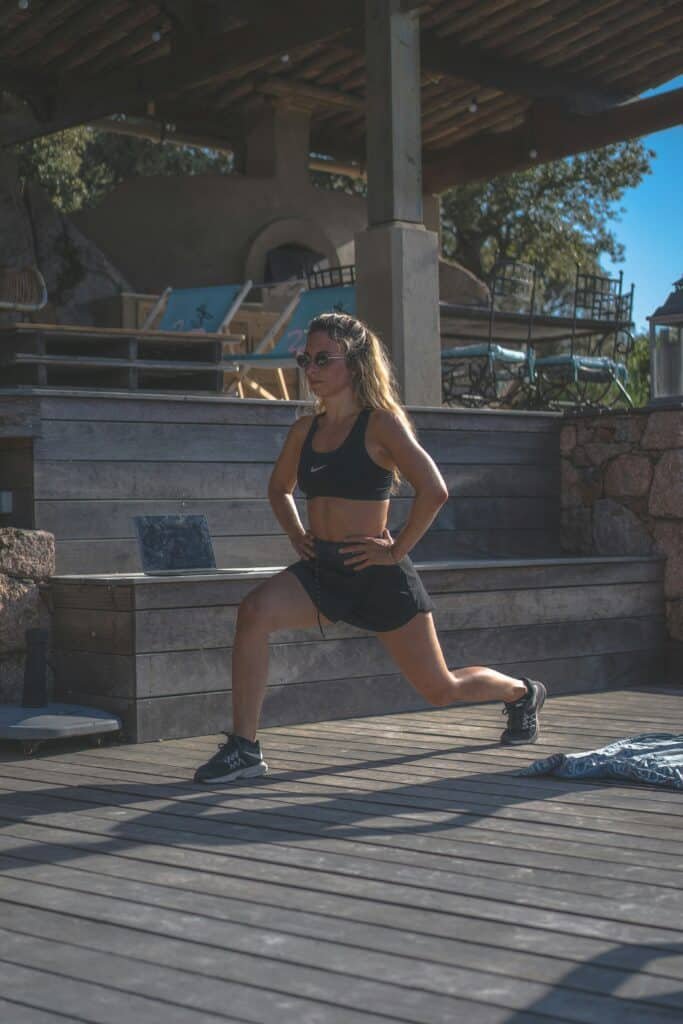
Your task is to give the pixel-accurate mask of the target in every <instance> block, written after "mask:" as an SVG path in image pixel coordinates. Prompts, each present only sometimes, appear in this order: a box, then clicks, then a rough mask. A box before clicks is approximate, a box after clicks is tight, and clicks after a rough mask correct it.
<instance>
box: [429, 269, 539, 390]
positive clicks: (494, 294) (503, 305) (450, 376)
mask: <svg viewBox="0 0 683 1024" xmlns="http://www.w3.org/2000/svg"><path fill="white" fill-rule="evenodd" d="M536 279H537V274H536V268H535V267H533V266H531V265H530V264H528V263H522V262H521V261H519V260H510V259H505V260H499V261H498V262H497V263H496V264H495V265H494V267H493V271H492V273H491V276H490V299H489V316H488V338H487V340H486V341H482V342H478V343H475V344H467V345H456V346H454V347H452V348H447V349H444V350H443V351H442V353H441V367H442V394H443V402H444V404H446V405H465V406H468V407H474V408H476V407H478V406H483V405H494V406H503V405H518V404H520V403H521V404H526V402H527V400H528V395H529V392H530V391H531V390H532V389H533V385H534V379H535V370H534V351H533V347H532V345H531V331H532V325H533V317H534V305H535V299H536ZM498 312H506V313H520V312H526V315H527V338H526V341H525V342H524V343H523V344H522V346H521V347H519V348H515V347H512V346H511V345H509V344H508V345H503V344H500V343H499V342H498V341H497V340H496V334H495V321H496V314H497V313H498Z"/></svg>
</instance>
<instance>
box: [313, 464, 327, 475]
mask: <svg viewBox="0 0 683 1024" xmlns="http://www.w3.org/2000/svg"><path fill="white" fill-rule="evenodd" d="M326 465H327V463H325V466H326ZM325 466H311V473H317V472H318V470H319V469H325Z"/></svg>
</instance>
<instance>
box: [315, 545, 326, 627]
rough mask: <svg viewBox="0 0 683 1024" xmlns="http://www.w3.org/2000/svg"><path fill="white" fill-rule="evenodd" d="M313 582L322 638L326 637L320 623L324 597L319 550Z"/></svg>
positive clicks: (316, 555)
mask: <svg viewBox="0 0 683 1024" xmlns="http://www.w3.org/2000/svg"><path fill="white" fill-rule="evenodd" d="M313 581H314V584H315V610H316V614H317V616H318V629H319V630H320V635H321V636H322V637H325V634H324V632H323V624H322V622H321V621H320V602H321V601H322V595H321V592H320V559H319V558H318V551H317V548H316V553H315V559H314V565H313Z"/></svg>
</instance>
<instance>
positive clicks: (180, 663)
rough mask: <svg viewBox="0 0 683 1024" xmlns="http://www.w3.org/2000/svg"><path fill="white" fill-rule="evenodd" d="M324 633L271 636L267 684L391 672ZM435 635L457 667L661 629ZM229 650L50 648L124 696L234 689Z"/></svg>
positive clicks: (377, 658) (573, 626)
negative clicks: (295, 638)
mask: <svg viewBox="0 0 683 1024" xmlns="http://www.w3.org/2000/svg"><path fill="white" fill-rule="evenodd" d="M327 636H328V639H327V640H325V641H323V640H321V639H320V638H316V637H315V634H314V633H307V634H301V635H300V639H299V642H294V641H290V642H288V643H279V642H278V639H279V638H278V637H274V638H273V643H272V644H271V649H270V680H271V683H270V686H269V689H270V688H271V687H272V686H278V685H281V686H285V685H286V686H292V685H295V684H296V683H315V682H323V681H324V680H327V679H334V678H336V677H337V676H338V675H339V673H340V667H341V666H343V668H344V678H345V679H347V680H350V679H359V678H366V677H367V676H369V675H372V674H380V675H381V674H386V673H391V672H392V671H393V664H392V662H391V660H390V659H389V658H388V656H387V655H386V654H385V653H384V649H383V648H382V646H381V644H380V643H379V642H378V641H377V640H376V638H375V637H372V636H369V635H367V634H361V633H360V632H357V633H356V634H355V635H351V634H350V632H346V630H345V628H344V627H341V628H340V629H339V630H329V631H328V633H327ZM439 636H440V640H441V644H442V647H443V650H444V653H445V654H446V657H447V659H448V661H449V664H450V665H451V666H452V667H453V668H456V667H458V666H463V665H465V664H481V663H486V664H489V663H493V662H494V661H495V662H496V663H502V662H503V661H505V660H512V661H522V660H528V661H537V660H539V659H540V660H543V659H547V658H548V657H551V656H555V657H556V658H557V659H558V660H561V659H571V658H574V657H588V656H592V655H603V654H619V653H622V654H624V653H627V652H633V651H639V650H650V651H655V652H656V651H657V649H658V645H659V642H660V641H661V639H662V636H663V631H662V621H661V619H660V618H658V617H655V616H644V617H641V618H639V619H638V620H636V619H633V618H631V619H627V620H613V621H612V622H610V624H609V625H608V626H606V627H605V628H604V629H603V628H602V627H600V626H595V625H593V624H591V623H589V624H586V623H584V622H582V621H580V620H579V621H578V622H575V623H571V622H565V623H562V624H558V623H554V624H544V625H539V626H533V625H528V624H527V625H524V626H517V627H514V628H512V627H507V628H506V627H500V628H498V629H496V630H495V631H491V630H486V629H482V628H478V629H472V630H458V629H445V628H441V629H440V630H439ZM231 655H232V648H231V647H230V646H228V645H227V643H226V644H225V646H218V643H217V642H216V640H215V639H213V640H212V642H211V643H209V644H206V645H203V646H202V647H199V648H190V649H182V650H171V651H160V652H157V653H149V654H138V655H137V656H134V655H133V654H132V653H129V654H126V653H125V652H124V653H108V652H106V650H105V651H92V650H90V651H88V650H87V647H86V648H85V649H80V650H58V651H56V652H55V657H56V667H57V672H58V675H59V678H60V680H61V681H62V682H61V683H60V685H68V686H69V687H72V688H74V690H75V691H81V690H87V691H88V692H89V693H91V694H94V693H97V694H100V695H102V696H123V697H126V698H129V699H133V698H134V697H135V696H137V698H138V699H142V698H147V697H165V696H170V695H180V694H186V693H203V692H211V691H214V690H219V689H231V686H232V671H231ZM67 680H68V682H67ZM328 710H329V712H330V716H331V717H336V707H335V705H330V707H329V709H328Z"/></svg>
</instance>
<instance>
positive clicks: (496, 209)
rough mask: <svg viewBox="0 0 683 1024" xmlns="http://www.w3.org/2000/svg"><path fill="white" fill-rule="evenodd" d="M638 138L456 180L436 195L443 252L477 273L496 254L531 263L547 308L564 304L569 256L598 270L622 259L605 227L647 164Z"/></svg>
mask: <svg viewBox="0 0 683 1024" xmlns="http://www.w3.org/2000/svg"><path fill="white" fill-rule="evenodd" d="M654 156H655V154H654V153H653V152H652V151H651V150H647V149H645V147H644V146H643V144H642V143H641V142H639V141H633V142H623V143H619V144H616V145H611V146H605V147H603V148H602V149H599V150H594V151H592V152H590V153H583V154H581V155H580V156H575V157H572V158H570V159H567V160H558V161H555V162H554V163H549V164H543V165H542V166H540V167H534V168H531V169H530V170H527V171H523V172H519V173H516V174H510V175H507V176H505V177H501V178H496V179H494V180H493V181H489V182H478V183H473V184H469V185H461V186H458V187H457V188H453V189H450V190H449V191H448V192H445V193H444V195H443V196H442V199H441V218H442V247H443V252H444V255H445V256H447V257H452V258H453V259H455V260H457V261H458V262H459V263H462V264H463V265H464V266H465V267H467V269H468V270H471V271H472V272H473V273H474V274H476V275H477V276H478V277H485V276H486V274H487V273H488V271H489V270H490V269H491V267H492V266H493V263H494V262H495V261H496V260H497V259H501V258H510V259H520V260H524V261H526V262H529V263H535V264H536V265H537V266H538V267H539V269H540V271H541V276H542V279H543V295H542V301H543V303H544V307H545V310H546V311H547V312H560V311H563V310H564V309H566V306H567V299H568V295H569V291H570V289H571V286H572V284H573V281H574V274H575V268H576V264H577V263H579V264H581V266H582V268H583V269H585V270H587V271H590V270H596V271H598V272H599V270H600V259H601V257H602V256H603V255H608V256H609V257H610V258H611V259H612V260H613V261H615V262H619V261H621V260H623V256H624V248H623V245H621V243H620V242H618V241H617V238H616V236H615V234H614V232H613V231H612V229H611V224H613V223H614V222H615V221H618V220H619V215H620V213H622V212H623V209H620V208H618V207H617V206H616V205H615V204H617V203H618V202H619V201H620V199H621V198H622V196H623V194H624V191H625V189H627V188H633V187H635V186H636V185H638V184H639V183H640V182H641V181H642V179H643V177H644V176H645V175H646V174H649V173H650V172H651V165H650V161H651V159H652V158H653V157H654Z"/></svg>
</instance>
